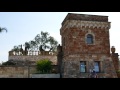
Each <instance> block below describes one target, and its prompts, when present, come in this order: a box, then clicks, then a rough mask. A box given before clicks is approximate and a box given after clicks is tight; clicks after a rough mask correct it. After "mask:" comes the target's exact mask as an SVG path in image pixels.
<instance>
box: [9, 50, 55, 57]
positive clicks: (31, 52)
mask: <svg viewBox="0 0 120 90" xmlns="http://www.w3.org/2000/svg"><path fill="white" fill-rule="evenodd" d="M23 55H24V56H32V55H34V56H38V55H56V53H54V52H49V51H41V52H40V51H27V53H26V54H25V53H22V52H20V51H18V52H15V51H9V56H23Z"/></svg>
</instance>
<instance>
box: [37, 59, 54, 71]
mask: <svg viewBox="0 0 120 90" xmlns="http://www.w3.org/2000/svg"><path fill="white" fill-rule="evenodd" d="M36 64H37V66H36V69H37V71H38V72H39V73H50V71H51V70H52V62H51V61H50V60H48V59H43V60H39V61H37V63H36Z"/></svg>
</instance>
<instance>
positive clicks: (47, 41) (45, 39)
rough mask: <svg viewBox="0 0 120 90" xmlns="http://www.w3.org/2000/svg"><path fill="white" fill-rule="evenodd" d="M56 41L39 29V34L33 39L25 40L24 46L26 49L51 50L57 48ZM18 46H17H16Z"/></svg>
mask: <svg viewBox="0 0 120 90" xmlns="http://www.w3.org/2000/svg"><path fill="white" fill-rule="evenodd" d="M57 45H58V42H57V41H56V40H55V39H54V37H52V36H50V35H49V33H48V32H43V31H41V33H40V34H37V35H36V36H35V38H34V40H30V41H29V42H25V44H24V46H25V47H27V50H35V49H36V50H39V51H46V50H48V51H53V52H55V51H56V50H57ZM17 47H18V46H17ZM14 49H15V50H16V48H14Z"/></svg>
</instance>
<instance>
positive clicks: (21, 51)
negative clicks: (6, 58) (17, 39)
mask: <svg viewBox="0 0 120 90" xmlns="http://www.w3.org/2000/svg"><path fill="white" fill-rule="evenodd" d="M20 46H21V48H20V53H21V54H22V55H23V49H22V44H21V45H20Z"/></svg>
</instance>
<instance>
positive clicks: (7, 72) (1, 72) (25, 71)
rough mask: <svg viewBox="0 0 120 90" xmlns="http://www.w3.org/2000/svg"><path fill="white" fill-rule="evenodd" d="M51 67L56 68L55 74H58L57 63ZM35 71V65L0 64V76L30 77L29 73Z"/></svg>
mask: <svg viewBox="0 0 120 90" xmlns="http://www.w3.org/2000/svg"><path fill="white" fill-rule="evenodd" d="M52 68H53V69H54V70H56V74H58V75H59V73H58V70H57V65H52ZM36 72H37V70H36V66H35V65H30V66H24V65H23V66H22V65H20V66H18V65H17V66H3V65H2V66H0V78H31V75H32V74H35V73H36ZM52 74H55V73H52ZM37 78H39V77H37Z"/></svg>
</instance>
